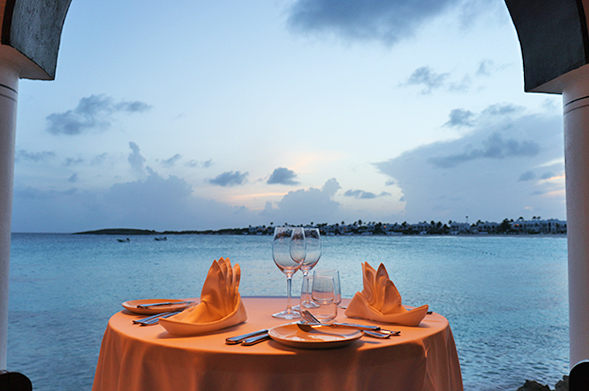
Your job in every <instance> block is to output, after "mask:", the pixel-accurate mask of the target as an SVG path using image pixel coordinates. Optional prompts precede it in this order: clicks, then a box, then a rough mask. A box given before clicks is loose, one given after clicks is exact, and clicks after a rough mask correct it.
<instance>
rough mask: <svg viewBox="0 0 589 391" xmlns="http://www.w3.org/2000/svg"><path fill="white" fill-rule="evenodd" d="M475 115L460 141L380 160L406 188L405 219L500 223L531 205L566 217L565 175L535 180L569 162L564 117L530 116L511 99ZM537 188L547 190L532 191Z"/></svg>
mask: <svg viewBox="0 0 589 391" xmlns="http://www.w3.org/2000/svg"><path fill="white" fill-rule="evenodd" d="M476 115H477V121H476V124H475V126H474V127H473V129H472V131H470V132H469V133H468V134H466V135H464V136H463V137H461V138H459V139H455V140H451V141H444V142H436V143H432V144H428V145H423V146H421V147H418V148H415V149H413V150H410V151H406V152H404V153H403V154H401V155H400V156H398V157H395V158H392V159H389V160H387V161H382V162H379V163H376V164H375V166H376V167H377V169H378V170H379V171H380V172H381V173H383V174H385V175H387V176H389V177H390V178H391V179H393V180H395V181H396V186H398V187H399V188H400V190H401V192H402V197H403V198H404V200H405V202H406V206H405V211H404V215H403V218H404V219H407V220H408V221H419V220H423V219H428V220H430V219H436V220H438V219H439V220H445V219H452V220H456V219H462V220H463V219H464V216H466V215H469V214H470V215H472V214H473V213H477V214H479V215H478V216H477V218H481V219H483V220H485V219H486V220H495V221H496V220H501V219H503V218H505V217H509V218H514V216H515V217H517V216H520V215H522V216H527V215H528V211H529V209H525V208H530V207H531V208H533V210H534V212H533V213H534V214H535V215H538V214H541V215H543V216H547V217H555V218H564V215H565V207H564V181H558V180H554V181H533V180H532V179H534V178H535V177H536V174H534V172H535V170H536V169H537V167H542V166H546V162H555V161H559V162H561V161H562V154H563V150H564V148H563V138H562V118H561V116H560V115H556V114H555V115H552V114H530V113H526V112H524V111H522V110H520V109H518V108H517V107H516V106H512V105H494V106H492V107H489V108H488V109H486V110H483V111H482V112H481V113H479V114H476ZM550 170H551V171H553V172H555V176H556V177H557V178H559V177H560V176H562V175H564V165H563V164H562V163H558V164H554V165H551V167H550ZM514 172H519V173H524V174H522V175H520V176H519V177H518V176H514ZM532 192H540V193H541V194H545V196H534V197H530V194H531V193H532ZM549 195H550V197H549ZM485 213H498V214H499V215H490V214H489V215H485ZM529 213H532V212H529ZM530 217H531V216H530Z"/></svg>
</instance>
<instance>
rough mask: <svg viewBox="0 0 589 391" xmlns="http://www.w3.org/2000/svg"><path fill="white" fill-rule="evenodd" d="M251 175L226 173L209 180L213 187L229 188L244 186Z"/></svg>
mask: <svg viewBox="0 0 589 391" xmlns="http://www.w3.org/2000/svg"><path fill="white" fill-rule="evenodd" d="M248 175H249V173H247V172H244V173H241V172H239V171H226V172H224V173H222V174H219V175H217V176H216V177H215V178H213V179H209V180H208V182H209V183H211V184H213V185H218V186H223V187H228V186H238V185H243V184H244V183H246V182H247V176H248Z"/></svg>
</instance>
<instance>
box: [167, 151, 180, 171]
mask: <svg viewBox="0 0 589 391" xmlns="http://www.w3.org/2000/svg"><path fill="white" fill-rule="evenodd" d="M180 159H182V155H180V154H179V153H177V154H175V155H174V156H172V157H171V158H169V159H166V160H163V161H162V166H164V167H168V168H169V167H173V166H174V164H176V162H178V160H180Z"/></svg>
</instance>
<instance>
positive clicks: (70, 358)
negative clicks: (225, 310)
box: [8, 234, 568, 391]
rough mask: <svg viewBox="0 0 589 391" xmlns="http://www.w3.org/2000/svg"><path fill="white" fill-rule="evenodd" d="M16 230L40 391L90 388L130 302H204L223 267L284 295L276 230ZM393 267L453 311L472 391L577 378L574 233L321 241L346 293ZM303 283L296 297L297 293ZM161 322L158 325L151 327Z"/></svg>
mask: <svg viewBox="0 0 589 391" xmlns="http://www.w3.org/2000/svg"><path fill="white" fill-rule="evenodd" d="M130 239H131V241H130V242H128V243H119V242H118V241H117V237H115V236H106V235H104V236H103V235H66V234H13V235H12V247H11V270H10V302H9V328H8V332H9V338H8V369H9V370H13V371H19V372H23V373H25V374H27V375H28V376H29V377H30V378H31V380H32V381H33V386H34V389H35V390H39V391H64V390H75V391H79V390H90V389H91V387H92V381H93V377H94V370H95V368H96V362H97V359H98V353H99V350H100V342H101V340H102V335H103V333H104V330H105V327H106V324H107V322H108V319H109V317H110V316H111V315H112V314H113V313H115V312H117V311H119V310H121V309H122V307H121V303H122V302H124V301H127V300H132V299H147V298H181V297H191V296H198V295H199V294H200V290H201V288H202V285H203V282H204V278H205V276H206V272H207V270H208V268H209V266H210V265H211V263H212V261H213V260H214V259H218V258H219V257H229V258H230V259H231V261H232V263H236V262H237V263H239V264H240V266H241V269H242V279H241V286H240V292H241V294H242V295H243V296H254V295H264V296H284V295H285V291H286V279H285V277H284V275H283V274H282V273H281V272H280V271H279V270H278V268H277V267H276V266H275V265H274V263H273V261H272V254H271V241H272V238H271V237H269V236H229V235H228V236H220V235H172V236H168V240H167V241H155V240H154V237H153V236H131V237H130ZM364 261H368V262H369V263H370V264H371V265H373V266H374V267H377V266H378V264H379V263H381V262H382V263H384V264H385V266H386V267H387V270H388V272H389V275H390V276H391V279H392V280H393V282H394V283H395V285H396V286H397V288H398V289H399V292H400V293H401V295H402V298H403V303H404V304H408V305H416V306H417V305H422V304H429V305H430V309H431V310H433V311H435V312H439V313H441V314H443V315H444V316H446V317H447V318H448V319H449V321H450V325H451V327H452V331H453V333H454V338H455V340H456V346H457V349H458V354H459V357H460V363H461V368H462V375H463V379H464V386H465V390H476V391H479V390H480V391H483V390H489V391H490V390H493V391H495V390H513V391H515V390H516V389H517V388H518V387H520V386H521V385H523V383H524V380H525V379H533V380H537V381H540V382H541V383H543V384H549V385H550V387H551V388H554V384H555V383H556V382H557V381H558V380H560V379H561V378H562V376H563V375H564V374H566V373H567V372H568V302H567V301H568V292H567V250H566V238H565V237H556V236H537V237H519V236H505V237H504V236H501V237H499V236H441V237H428V236H394V237H383V236H353V237H325V238H323V255H322V257H321V259H320V261H319V264H318V265H317V268H337V269H339V270H340V274H341V283H342V295H343V296H344V297H352V296H353V294H354V293H355V292H356V291H358V290H361V289H362V276H361V262H364ZM300 283H301V280H300V275H297V276H295V282H294V283H293V287H294V289H293V290H294V294H297V293H298V291H299V287H300ZM154 327H159V326H154Z"/></svg>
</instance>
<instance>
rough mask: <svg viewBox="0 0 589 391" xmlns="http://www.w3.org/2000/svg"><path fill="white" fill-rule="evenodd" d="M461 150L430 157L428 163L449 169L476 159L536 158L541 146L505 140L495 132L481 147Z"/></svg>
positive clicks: (512, 139)
mask: <svg viewBox="0 0 589 391" xmlns="http://www.w3.org/2000/svg"><path fill="white" fill-rule="evenodd" d="M461 149H463V150H464V152H461V153H457V154H452V155H447V156H435V157H430V158H429V159H428V162H429V163H431V164H433V165H434V166H436V167H441V168H449V167H455V166H457V165H458V164H462V163H466V162H469V161H472V160H475V159H505V158H508V157H517V156H536V155H537V154H538V152H539V151H540V146H539V144H538V143H537V142H535V141H534V140H521V141H520V140H516V139H514V138H511V137H510V138H505V136H503V135H502V134H501V133H499V132H498V131H497V132H494V133H492V134H490V135H489V136H488V137H487V138H485V139H483V140H481V141H480V147H478V148H473V147H472V145H465V146H463V147H462V148H461Z"/></svg>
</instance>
